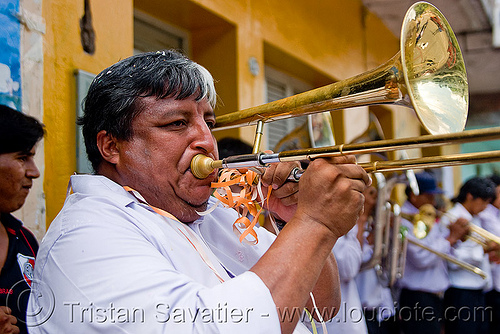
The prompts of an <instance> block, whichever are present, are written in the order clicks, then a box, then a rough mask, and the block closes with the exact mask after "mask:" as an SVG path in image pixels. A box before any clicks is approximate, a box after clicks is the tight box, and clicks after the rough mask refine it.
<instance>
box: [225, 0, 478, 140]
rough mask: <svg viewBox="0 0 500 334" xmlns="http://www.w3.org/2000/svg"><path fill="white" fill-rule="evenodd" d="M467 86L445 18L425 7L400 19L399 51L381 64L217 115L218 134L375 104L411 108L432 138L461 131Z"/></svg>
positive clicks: (423, 4)
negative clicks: (244, 127)
mask: <svg viewBox="0 0 500 334" xmlns="http://www.w3.org/2000/svg"><path fill="white" fill-rule="evenodd" d="M468 99H469V96H468V84H467V75H466V71H465V64H464V61H463V58H462V53H461V51H460V47H459V45H458V42H457V39H456V37H455V35H454V33H453V31H452V29H451V27H450V25H449V23H448V21H447V20H446V18H445V17H444V16H443V14H441V12H440V11H439V10H438V9H437V8H435V7H434V6H433V5H431V4H429V3H426V2H417V3H415V4H413V5H412V6H411V7H410V8H409V9H408V11H407V12H406V15H405V17H404V19H403V24H402V27H401V40H400V51H399V52H398V53H397V54H396V55H394V56H393V57H392V58H391V59H390V60H388V61H387V62H386V63H385V64H383V65H381V66H379V67H377V68H375V69H373V70H371V71H368V72H365V73H363V74H359V75H357V76H355V77H352V78H349V79H345V80H342V81H338V82H335V83H332V84H330V85H327V86H323V87H320V88H317V89H313V90H310V91H307V92H304V93H301V94H297V95H294V96H290V97H287V98H284V99H281V100H278V101H274V102H270V103H267V104H264V105H261V106H257V107H253V108H248V109H245V110H241V111H237V112H233V113H229V114H225V115H221V116H219V117H217V125H216V128H219V129H226V128H232V127H237V126H240V125H254V124H257V123H258V122H269V121H272V120H277V119H282V118H289V117H295V116H299V115H307V114H311V113H318V112H323V111H331V110H338V109H343V108H350V107H357V106H367V105H374V104H396V105H402V106H406V107H409V108H413V109H414V110H415V112H416V114H417V116H418V118H419V119H420V121H421V122H422V124H423V126H424V127H425V128H426V129H427V131H429V133H431V134H439V133H451V132H457V131H461V130H463V128H464V126H465V122H466V120H467V109H468Z"/></svg>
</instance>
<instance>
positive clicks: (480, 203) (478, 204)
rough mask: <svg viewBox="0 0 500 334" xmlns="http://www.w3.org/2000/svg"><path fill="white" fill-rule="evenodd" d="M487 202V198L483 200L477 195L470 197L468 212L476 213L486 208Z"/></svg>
mask: <svg viewBox="0 0 500 334" xmlns="http://www.w3.org/2000/svg"><path fill="white" fill-rule="evenodd" d="M489 203H490V201H489V200H484V199H482V198H479V197H477V198H474V199H472V200H471V202H470V206H469V212H470V214H471V215H477V214H478V213H480V212H481V211H483V210H484V209H486V207H487V206H488V204H489Z"/></svg>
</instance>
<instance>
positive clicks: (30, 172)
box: [26, 158, 40, 179]
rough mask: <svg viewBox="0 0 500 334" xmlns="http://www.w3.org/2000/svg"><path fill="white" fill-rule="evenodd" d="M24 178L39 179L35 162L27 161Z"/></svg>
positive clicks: (31, 159)
mask: <svg viewBox="0 0 500 334" xmlns="http://www.w3.org/2000/svg"><path fill="white" fill-rule="evenodd" d="M26 177H28V178H30V179H36V178H38V177H40V171H39V170H38V167H37V166H36V164H35V160H34V159H33V158H29V159H28V165H27V167H26Z"/></svg>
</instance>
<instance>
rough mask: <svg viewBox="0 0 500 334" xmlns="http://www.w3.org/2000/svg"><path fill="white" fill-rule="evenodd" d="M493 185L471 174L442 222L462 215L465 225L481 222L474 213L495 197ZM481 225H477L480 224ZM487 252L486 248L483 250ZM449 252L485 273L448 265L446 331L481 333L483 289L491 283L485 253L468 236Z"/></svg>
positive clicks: (483, 306) (444, 223) (483, 318)
mask: <svg viewBox="0 0 500 334" xmlns="http://www.w3.org/2000/svg"><path fill="white" fill-rule="evenodd" d="M495 188H496V186H495V184H494V183H493V182H492V181H491V180H489V179H487V178H483V177H473V178H471V179H469V180H468V181H466V182H465V183H464V184H463V185H462V186H461V188H460V191H459V193H458V195H457V196H456V197H455V198H454V199H453V200H452V201H453V202H454V203H455V205H454V206H453V208H451V209H450V210H448V212H446V213H445V214H444V215H443V217H442V221H443V225H444V226H446V225H448V224H449V223H450V220H454V219H457V218H458V217H460V218H465V219H466V221H467V224H471V225H472V224H474V225H477V226H480V225H481V221H480V220H479V217H478V214H479V213H480V212H482V211H483V210H484V209H486V207H487V206H488V204H490V203H491V201H492V200H493V199H494V198H495ZM480 227H481V226H480ZM486 251H488V250H486ZM452 254H453V255H454V256H455V257H457V258H458V259H459V260H462V261H465V262H467V263H470V264H472V265H474V266H477V267H479V268H480V269H482V270H483V271H484V272H486V273H487V275H488V276H487V278H486V279H485V280H484V279H482V278H479V277H477V275H473V274H471V273H470V272H468V271H466V270H464V269H463V268H460V267H457V266H455V265H453V264H448V272H449V278H450V287H449V288H448V290H447V291H446V293H445V297H444V301H445V307H446V311H447V314H445V331H446V333H457V334H460V333H468V334H470V333H481V332H482V326H483V323H484V320H485V314H484V313H482V312H484V311H488V310H486V309H485V306H486V304H485V300H484V291H485V290H486V289H488V287H489V286H490V285H491V269H490V263H489V259H488V256H487V254H486V252H485V249H484V248H483V245H482V244H481V243H478V242H475V241H474V240H472V239H470V238H469V239H467V240H464V241H460V242H458V243H456V244H455V245H454V247H453V248H452Z"/></svg>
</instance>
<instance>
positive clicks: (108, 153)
mask: <svg viewBox="0 0 500 334" xmlns="http://www.w3.org/2000/svg"><path fill="white" fill-rule="evenodd" d="M97 147H98V148H99V152H101V156H102V158H103V159H104V160H106V161H107V162H109V163H112V164H114V165H116V164H117V163H118V161H119V159H120V155H119V150H118V147H117V141H116V138H115V137H114V136H113V135H111V134H109V133H107V132H106V130H101V131H99V133H98V134H97Z"/></svg>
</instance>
